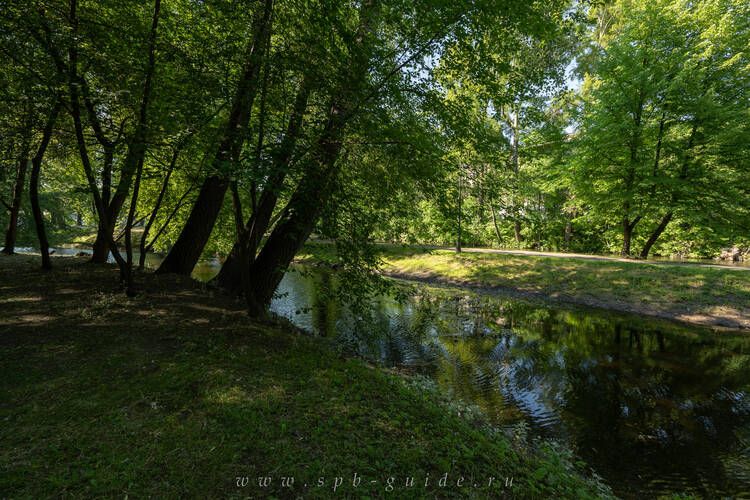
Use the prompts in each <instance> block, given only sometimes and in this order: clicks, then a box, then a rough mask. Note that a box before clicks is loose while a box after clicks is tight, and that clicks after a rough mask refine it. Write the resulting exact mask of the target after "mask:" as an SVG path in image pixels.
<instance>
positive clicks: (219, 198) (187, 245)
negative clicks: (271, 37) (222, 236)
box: [156, 0, 273, 275]
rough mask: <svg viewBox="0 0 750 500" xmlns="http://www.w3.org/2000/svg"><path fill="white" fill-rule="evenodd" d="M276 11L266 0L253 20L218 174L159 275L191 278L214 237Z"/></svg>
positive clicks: (206, 186)
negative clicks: (212, 234)
mask: <svg viewBox="0 0 750 500" xmlns="http://www.w3.org/2000/svg"><path fill="white" fill-rule="evenodd" d="M272 8H273V2H272V1H271V0H266V1H265V6H264V8H263V11H262V12H259V13H258V15H256V16H255V19H254V20H253V37H252V40H251V41H250V43H249V50H248V58H247V68H246V69H245V73H244V75H242V77H241V78H240V81H239V83H238V85H237V91H236V93H235V96H234V99H233V103H232V111H231V113H230V115H229V119H228V121H227V127H226V130H225V131H224V137H223V139H222V141H221V144H220V146H219V149H218V151H217V153H216V157H215V158H214V161H213V167H214V169H215V170H216V172H217V173H216V174H214V175H211V176H209V177H208V178H206V180H205V181H204V183H203V186H202V187H201V190H200V193H199V194H198V198H197V199H196V200H195V204H194V205H193V209H192V211H191V212H190V216H189V217H188V220H187V222H186V223H185V227H184V228H183V229H182V232H180V236H179V237H178V238H177V241H176V242H175V244H174V246H173V247H172V249H171V250H170V251H169V254H167V257H166V258H165V259H164V261H163V262H162V263H161V266H159V269H157V270H156V272H157V273H177V274H184V275H189V274H190V273H191V272H192V271H193V268H194V267H195V264H196V263H197V262H198V259H199V258H200V256H201V253H202V252H203V248H204V247H205V246H206V243H207V242H208V238H209V237H210V236H211V231H213V228H214V225H215V224H216V218H217V217H218V216H219V211H220V210H221V206H222V204H223V202H224V195H225V194H226V192H227V188H228V187H229V179H228V178H227V177H226V175H225V174H223V173H221V171H222V170H225V169H226V165H227V164H230V165H231V164H234V163H235V162H236V161H237V160H238V158H239V155H240V151H241V149H242V145H243V143H244V139H245V130H246V129H247V126H248V123H249V121H250V113H251V111H252V108H253V102H254V100H255V95H256V93H257V91H258V76H259V74H260V69H261V66H262V63H263V58H264V55H265V52H266V49H267V47H266V45H267V42H268V30H270V28H271V26H270V24H271V23H270V19H271V11H272Z"/></svg>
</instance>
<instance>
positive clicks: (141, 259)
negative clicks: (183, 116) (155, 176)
mask: <svg viewBox="0 0 750 500" xmlns="http://www.w3.org/2000/svg"><path fill="white" fill-rule="evenodd" d="M179 155H180V148H179V147H177V148H175V150H174V152H173V153H172V159H171V161H170V162H169V167H168V168H167V174H166V175H165V176H164V180H163V181H162V184H161V190H160V191H159V196H158V197H157V198H156V203H155V204H154V208H153V210H151V214H150V215H149V217H148V222H146V227H144V228H143V234H142V235H141V243H140V245H139V248H138V250H139V256H138V269H139V270H141V271H142V270H143V268H144V267H145V265H146V240H147V239H148V235H149V233H150V232H151V226H152V225H153V224H154V221H155V220H156V215H157V214H158V213H159V209H160V208H161V203H162V201H164V195H165V194H166V193H167V189H168V188H169V178H170V177H171V176H172V171H173V170H174V167H175V165H176V164H177V157H178V156H179Z"/></svg>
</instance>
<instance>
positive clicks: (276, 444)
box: [0, 255, 606, 498]
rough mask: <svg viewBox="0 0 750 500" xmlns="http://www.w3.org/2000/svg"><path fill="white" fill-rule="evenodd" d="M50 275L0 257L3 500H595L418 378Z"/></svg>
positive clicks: (146, 286) (183, 294)
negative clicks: (410, 480)
mask: <svg viewBox="0 0 750 500" xmlns="http://www.w3.org/2000/svg"><path fill="white" fill-rule="evenodd" d="M53 264H54V266H55V269H54V270H53V271H52V272H49V273H42V272H41V271H39V270H38V269H37V266H38V263H37V262H36V260H35V258H34V257H31V256H24V255H19V256H10V257H8V256H4V255H2V256H0V352H1V353H2V355H0V422H1V423H2V425H0V492H2V495H3V496H7V497H11V498H45V497H58V496H73V497H102V496H105V497H114V496H119V497H150V496H153V497H158V498H178V497H186V496H187V497H202V498H217V497H259V496H265V497H272V498H297V497H299V496H304V497H306V498H330V497H332V496H338V497H353V496H356V497H362V498H367V497H370V498H381V497H391V498H393V495H394V494H395V495H396V498H421V497H424V496H441V497H450V496H454V497H462V498H465V497H475V498H486V497H487V496H489V495H498V496H500V495H506V496H508V497H514V498H546V497H556V498H586V497H589V498H591V497H596V496H599V495H600V492H599V491H598V490H597V489H596V488H597V486H596V484H595V483H594V482H592V481H589V480H586V479H584V478H583V477H582V475H581V474H580V473H579V468H580V464H579V465H573V463H572V462H571V460H569V459H568V458H566V456H565V454H561V453H560V452H559V451H556V449H555V448H554V447H552V446H550V445H549V444H542V445H541V446H539V447H533V448H531V447H528V446H519V445H518V444H517V443H515V442H514V441H513V440H512V438H509V437H508V436H506V435H505V434H502V433H500V432H499V431H496V430H494V429H492V428H491V427H489V426H488V425H487V424H486V423H485V421H484V420H483V419H482V417H481V416H479V417H473V418H466V416H465V413H466V412H467V409H466V408H464V407H463V406H462V405H460V404H457V403H455V402H452V401H450V400H447V399H446V398H445V397H444V396H441V395H440V393H438V392H436V391H435V390H434V388H430V387H425V384H423V383H422V382H421V381H420V379H411V378H405V377H400V376H396V375H394V374H391V373H388V372H385V371H383V370H381V369H378V368H376V367H371V366H368V365H366V364H364V363H363V362H361V361H358V360H352V359H345V358H343V357H342V356H341V355H339V354H337V353H335V352H334V351H332V350H331V349H330V348H327V347H326V346H325V345H322V344H321V343H320V341H318V340H316V339H314V338H310V337H307V336H304V335H300V334H299V333H295V332H294V331H292V329H291V328H290V327H284V326H279V325H266V324H257V323H253V322H250V321H249V320H248V319H247V317H246V315H245V314H244V312H243V311H242V307H241V304H240V303H239V302H237V301H236V300H235V299H232V298H229V297H226V296H223V295H220V294H217V293H215V292H212V291H210V290H208V289H206V288H205V287H203V286H201V285H199V284H197V283H196V282H194V281H192V280H189V279H187V278H182V277H173V276H158V277H157V276H154V275H152V274H143V275H139V277H138V287H139V289H140V290H141V292H142V293H141V294H140V295H139V296H137V297H135V298H131V299H128V298H126V297H125V296H124V295H123V294H122V293H121V292H119V291H118V290H117V284H116V275H117V273H116V271H115V270H114V269H113V268H112V267H111V266H95V265H91V264H87V263H85V259H77V258H54V259H53ZM469 413H470V414H473V413H472V412H469ZM355 473H356V474H357V475H358V476H359V477H360V478H362V480H361V483H360V485H359V486H358V487H357V488H356V489H354V487H353V485H352V481H353V477H354V474H355ZM445 473H448V474H449V476H448V480H449V481H450V483H449V484H447V485H446V486H445V487H440V485H439V480H440V479H441V478H442V477H443V475H444V474H445ZM428 474H429V477H430V478H431V479H430V482H429V483H428V486H427V487H425V486H424V481H425V478H426V477H427V476H428ZM290 476H293V477H294V478H295V481H294V483H293V487H292V488H285V487H282V486H281V485H280V481H281V478H282V477H290ZM410 476H413V477H414V478H415V481H414V486H413V487H406V486H405V485H404V482H405V478H406V477H410ZM460 476H463V477H465V481H464V483H463V484H462V485H461V486H457V485H456V481H457V480H458V478H459V477H460ZM259 477H270V478H271V484H270V485H269V486H268V487H266V488H262V487H260V486H258V478H259ZM390 477H393V478H394V483H393V485H392V486H393V488H394V489H393V491H388V489H387V488H388V480H389V479H388V478H390ZM490 477H494V478H496V479H495V480H494V485H493V487H492V488H487V487H486V486H485V483H487V482H489V478H490ZM506 477H507V478H511V477H512V478H513V483H512V486H510V487H507V488H506V487H505V483H504V481H505V478H506ZM245 478H246V479H245ZM321 478H322V479H321ZM339 478H340V479H339ZM370 481H375V482H370ZM319 482H322V486H318V484H319ZM475 482H476V483H477V484H478V485H479V486H478V487H477V488H475V487H473V484H474V483H475ZM238 484H239V486H238ZM243 484H244V486H243ZM305 484H307V486H305ZM334 488H336V492H334ZM601 494H606V490H601Z"/></svg>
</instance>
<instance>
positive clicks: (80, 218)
mask: <svg viewBox="0 0 750 500" xmlns="http://www.w3.org/2000/svg"><path fill="white" fill-rule="evenodd" d="M76 226H78V227H81V226H83V214H82V213H81V212H77V213H76Z"/></svg>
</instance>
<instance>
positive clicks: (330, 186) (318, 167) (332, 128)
mask: <svg viewBox="0 0 750 500" xmlns="http://www.w3.org/2000/svg"><path fill="white" fill-rule="evenodd" d="M372 9H373V0H367V1H365V2H363V3H362V5H361V7H360V13H361V15H360V19H361V20H362V24H360V27H359V28H358V30H357V31H358V33H357V38H356V40H357V44H358V50H357V51H355V53H354V56H353V59H352V60H351V61H350V62H349V64H348V65H347V66H346V67H345V68H344V71H346V77H347V78H345V80H347V82H346V83H344V84H343V85H342V86H341V87H339V88H338V89H337V91H336V92H335V94H333V100H332V101H333V102H332V104H331V107H330V108H329V112H328V120H327V122H326V126H325V128H324V130H323V133H322V135H321V137H320V138H319V139H318V141H317V142H316V144H315V148H314V150H313V151H312V152H311V153H310V157H309V158H310V161H309V162H308V163H307V164H306V168H305V169H304V175H303V177H302V179H301V180H300V182H299V184H298V185H297V189H296V190H295V192H294V193H293V194H292V197H291V199H290V200H289V203H288V204H287V206H286V208H285V209H284V215H283V217H282V219H281V220H280V221H279V222H278V223H277V224H276V226H275V228H274V230H273V232H272V233H271V235H270V236H269V237H268V240H267V241H266V243H265V245H263V249H262V250H261V251H260V253H259V254H258V257H257V258H256V259H255V261H254V262H253V264H252V266H251V268H250V273H249V277H250V278H251V281H250V282H248V283H245V284H244V285H245V286H244V289H245V299H246V301H247V306H248V313H249V314H250V315H251V316H256V317H257V316H263V315H265V313H266V310H267V309H268V306H269V305H270V303H271V299H272V297H273V294H274V292H275V291H276V288H277V287H278V286H279V283H280V282H281V279H282V278H283V276H284V273H285V272H286V270H287V268H288V267H289V264H290V263H291V262H292V259H294V256H295V255H296V254H297V252H298V251H299V249H300V247H301V246H302V244H303V243H304V242H305V241H306V240H307V238H308V237H309V236H310V233H311V232H312V230H313V227H315V224H316V223H317V221H318V218H319V217H320V213H321V211H322V209H323V207H324V206H325V205H326V203H327V202H328V200H329V199H330V197H331V195H332V194H333V190H334V187H335V177H336V175H337V173H338V169H339V168H340V167H341V165H340V162H337V159H338V157H339V153H340V152H341V148H342V140H343V135H344V133H345V130H346V124H347V121H348V119H349V118H350V116H351V114H352V112H353V110H354V109H356V106H357V103H356V97H357V89H358V88H359V87H361V85H362V84H363V82H364V77H365V74H366V72H367V61H368V60H369V58H368V57H367V55H366V53H365V52H364V50H362V42H363V41H364V39H365V37H366V36H367V35H368V34H369V33H370V30H371V23H372V22H373V19H372V16H373V12H372ZM243 253H244V252H243ZM243 264H248V263H243Z"/></svg>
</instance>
